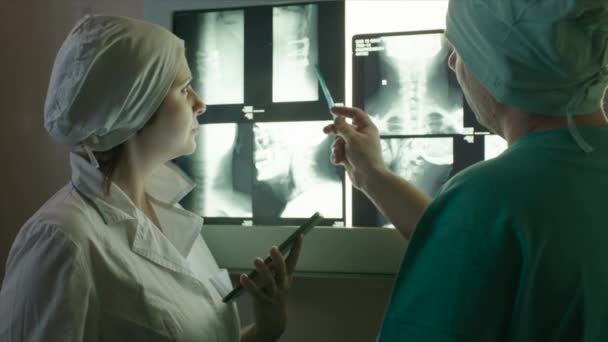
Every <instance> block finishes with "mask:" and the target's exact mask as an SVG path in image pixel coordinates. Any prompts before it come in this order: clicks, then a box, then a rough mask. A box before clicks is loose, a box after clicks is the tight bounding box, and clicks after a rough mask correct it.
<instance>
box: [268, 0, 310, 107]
mask: <svg viewBox="0 0 608 342" xmlns="http://www.w3.org/2000/svg"><path fill="white" fill-rule="evenodd" d="M272 14H273V22H272V44H273V45H272V46H273V49H272V101H273V102H304V101H317V100H318V99H319V89H318V84H317V79H316V78H315V73H314V69H313V68H314V66H315V65H316V64H317V63H318V28H317V22H318V6H317V5H314V4H312V5H296V6H280V7H274V8H273V9H272Z"/></svg>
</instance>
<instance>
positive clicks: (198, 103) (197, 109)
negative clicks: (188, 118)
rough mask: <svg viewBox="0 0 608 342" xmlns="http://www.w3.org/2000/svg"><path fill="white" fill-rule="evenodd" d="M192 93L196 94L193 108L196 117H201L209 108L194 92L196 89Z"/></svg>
mask: <svg viewBox="0 0 608 342" xmlns="http://www.w3.org/2000/svg"><path fill="white" fill-rule="evenodd" d="M192 93H193V94H194V106H193V107H192V109H193V111H194V113H195V114H196V116H199V115H201V114H203V113H204V112H205V111H206V110H207V106H206V105H205V103H203V100H201V98H200V97H199V96H198V94H197V93H196V92H195V91H194V89H193V90H192Z"/></svg>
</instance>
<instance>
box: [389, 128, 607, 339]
mask: <svg viewBox="0 0 608 342" xmlns="http://www.w3.org/2000/svg"><path fill="white" fill-rule="evenodd" d="M580 132H581V134H582V135H583V136H584V137H585V139H586V140H587V141H588V142H589V143H590V144H591V145H592V146H594V147H595V151H594V152H592V153H590V154H585V153H584V152H582V151H581V149H580V148H579V147H578V146H577V145H576V144H575V143H574V142H573V140H572V137H571V136H570V134H569V132H568V130H567V129H558V130H551V131H544V132H537V133H531V134H528V135H526V136H523V137H521V138H519V139H518V140H517V141H515V142H514V143H513V144H512V145H511V146H510V147H509V148H508V149H507V150H506V151H505V152H504V153H503V154H501V155H500V156H498V157H496V158H495V159H492V160H488V161H485V162H481V163H478V164H476V165H473V166H472V167H469V168H468V169H466V170H464V171H462V172H461V173H460V174H458V175H457V176H455V177H454V178H453V179H452V180H451V181H450V182H448V183H447V184H446V186H445V187H444V189H443V191H442V192H441V194H440V195H439V196H438V197H437V198H436V199H435V200H434V201H433V203H432V204H431V206H430V207H429V208H428V209H427V210H426V212H425V213H424V215H423V217H422V218H421V220H420V222H419V224H418V226H417V228H416V232H415V233H414V236H413V237H412V241H411V243H410V245H409V248H408V250H407V252H406V255H405V257H404V260H403V263H402V265H401V270H400V272H399V275H398V277H397V280H396V283H395V286H394V289H393V294H392V297H391V299H390V303H389V305H388V308H387V312H386V315H385V318H384V322H383V325H382V328H381V331H380V334H379V336H378V341H383V342H384V341H466V342H470V341H517V342H525V341H534V342H538V341H608V267H607V266H606V265H607V263H608V210H607V208H606V206H607V204H606V203H607V202H606V198H607V197H608V138H607V137H608V126H602V127H582V128H580Z"/></svg>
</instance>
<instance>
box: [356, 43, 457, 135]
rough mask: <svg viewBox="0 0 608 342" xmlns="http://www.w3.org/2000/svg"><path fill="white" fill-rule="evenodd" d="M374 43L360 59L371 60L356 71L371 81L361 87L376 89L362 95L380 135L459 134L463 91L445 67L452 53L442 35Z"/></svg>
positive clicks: (361, 45)
mask: <svg viewBox="0 0 608 342" xmlns="http://www.w3.org/2000/svg"><path fill="white" fill-rule="evenodd" d="M373 41H374V43H373V44H372V46H369V48H368V49H367V50H369V51H365V54H363V55H366V57H359V58H365V59H367V60H368V61H371V60H374V62H373V63H369V62H368V63H364V65H367V67H366V68H365V70H358V71H356V72H365V73H367V74H368V76H370V77H367V79H368V82H374V83H375V84H366V85H365V86H366V87H369V88H370V89H375V91H367V92H366V93H367V94H368V96H367V97H366V98H365V99H364V107H365V110H366V111H367V112H368V113H369V114H370V116H371V117H372V120H373V121H374V122H375V123H376V125H377V126H378V128H379V130H380V134H382V135H427V134H458V133H462V130H463V113H462V92H461V91H460V88H459V86H458V84H457V81H456V80H455V76H454V75H452V72H451V71H450V70H449V67H448V65H447V59H448V57H449V53H450V51H449V47H448V45H447V42H446V41H445V38H444V37H443V35H442V34H438V33H434V34H420V35H387V36H381V37H378V38H377V39H374V40H373ZM358 46H360V47H361V48H362V49H366V47H365V46H364V45H363V44H360V45H358ZM370 65H373V66H374V67H373V68H370V67H369V66H370ZM372 74H374V75H372ZM370 80H371V81H370Z"/></svg>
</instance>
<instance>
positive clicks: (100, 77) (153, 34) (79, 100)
mask: <svg viewBox="0 0 608 342" xmlns="http://www.w3.org/2000/svg"><path fill="white" fill-rule="evenodd" d="M183 56H184V43H183V41H182V40H181V39H179V38H177V37H176V36H175V35H173V34H172V33H171V32H169V31H167V30H166V29H164V28H162V27H160V26H158V25H154V24H151V23H147V22H144V21H140V20H135V19H131V18H125V17H111V16H87V17H85V18H83V19H82V20H80V21H79V22H78V23H77V24H76V26H75V27H74V28H73V29H72V31H71V32H70V34H69V35H68V37H67V38H66V39H65V41H64V42H63V45H62V46H61V48H60V49H59V52H58V53H57V57H56V59H55V64H54V66H53V71H52V74H51V80H50V84H49V89H48V93H47V97H46V103H45V108H44V126H45V127H46V129H47V131H48V132H49V134H50V135H51V136H52V137H53V138H54V139H55V140H57V141H58V142H60V143H63V144H67V145H70V146H77V145H81V146H84V147H85V149H87V152H89V151H90V150H92V151H107V150H109V149H111V148H113V147H115V146H117V145H120V144H121V143H123V142H125V141H126V140H127V139H128V138H129V137H130V136H131V135H133V134H134V133H135V132H137V131H138V130H139V129H141V128H142V127H143V126H144V125H145V124H146V122H147V121H148V120H149V119H150V118H151V116H152V114H153V113H154V112H155V111H156V110H157V109H158V107H159V106H160V104H161V102H162V101H163V99H164V97H165V96H166V94H167V93H168V91H169V88H170V87H171V85H172V83H173V81H174V80H175V77H176V75H177V70H178V67H179V64H180V62H181V61H182V58H183Z"/></svg>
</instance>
